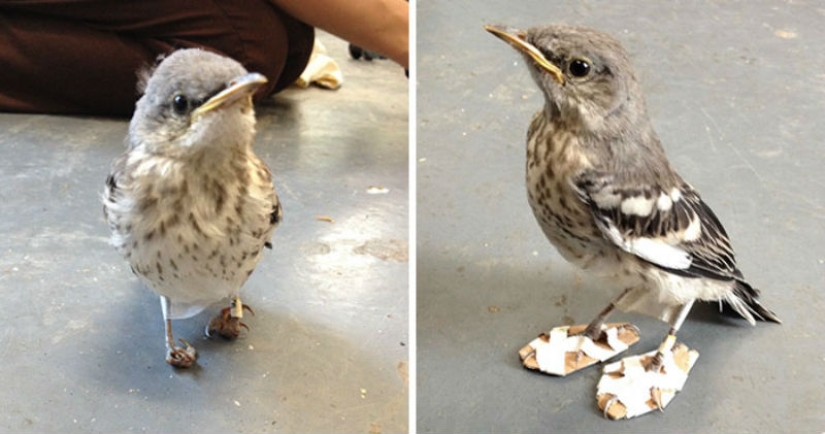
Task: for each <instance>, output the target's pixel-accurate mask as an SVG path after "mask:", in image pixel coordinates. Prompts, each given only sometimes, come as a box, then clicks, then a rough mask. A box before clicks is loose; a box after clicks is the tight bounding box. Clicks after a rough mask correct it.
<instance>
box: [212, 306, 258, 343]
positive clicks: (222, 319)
mask: <svg viewBox="0 0 825 434" xmlns="http://www.w3.org/2000/svg"><path fill="white" fill-rule="evenodd" d="M242 310H248V311H249V313H251V314H252V315H255V312H254V311H253V310H252V308H251V307H249V306H247V305H245V304H244V305H243V307H242ZM241 328H245V329H247V330H249V326H247V325H246V324H244V323H243V322H241V318H240V317H239V316H235V315H233V309H232V308H230V307H227V308H225V309H222V310H221V313H220V314H218V315H217V316H215V317H214V318H212V320H211V321H209V325H207V326H206V330H205V331H204V333H205V334H206V337H210V338H211V337H212V336H213V334H215V333H217V334H219V335H221V336H222V337H223V338H224V339H229V340H232V339H236V338H237V337H238V336H240V334H241Z"/></svg>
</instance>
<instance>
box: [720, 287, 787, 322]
mask: <svg viewBox="0 0 825 434" xmlns="http://www.w3.org/2000/svg"><path fill="white" fill-rule="evenodd" d="M758 298H759V290H757V289H756V288H754V287H752V286H750V285H749V284H748V283H747V282H745V281H744V280H737V281H736V286H735V287H734V288H733V292H732V293H731V294H729V296H727V297H725V299H724V300H725V303H727V304H728V306H730V307H731V308H732V309H733V310H735V311H736V313H738V314H739V315H741V316H742V317H743V318H745V319H747V320H748V322H750V323H751V324H753V323H754V321H753V319H754V317H756V319H759V320H762V321H772V322H775V323H777V324H782V320H781V319H779V317H778V316H776V314H775V313H773V312H771V311H770V310H768V309H767V308H765V306H762V304H761V303H759V300H758Z"/></svg>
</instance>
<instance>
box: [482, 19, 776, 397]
mask: <svg viewBox="0 0 825 434" xmlns="http://www.w3.org/2000/svg"><path fill="white" fill-rule="evenodd" d="M485 28H486V30H487V31H489V32H490V33H492V34H493V35H495V36H497V37H499V38H500V39H502V40H504V41H505V42H507V43H508V44H510V45H511V46H512V47H514V48H515V49H516V50H517V51H519V52H520V53H521V54H522V55H523V57H524V59H525V61H526V64H527V67H528V69H529V71H530V74H531V75H532V78H533V80H534V81H535V83H536V84H537V85H538V87H539V89H540V90H541V92H542V94H543V96H544V107H543V108H542V109H541V110H539V111H538V112H537V113H536V114H535V115H534V116H533V120H532V122H531V123H530V127H529V129H528V132H527V164H526V171H527V176H526V184H527V193H528V201H529V203H530V206H531V207H532V209H533V213H534V215H535V217H536V219H537V220H538V223H539V225H540V226H541V228H542V230H543V231H544V234H545V235H546V236H547V238H548V239H549V240H550V242H551V243H552V244H553V245H554V246H555V247H556V249H557V250H558V251H559V253H560V254H561V255H562V256H563V257H564V258H565V259H567V260H568V261H570V262H572V263H573V264H576V265H578V266H579V267H582V268H584V269H588V270H594V271H596V272H598V273H600V274H602V275H603V276H606V277H608V278H609V279H610V282H611V283H612V284H613V285H615V286H616V288H617V289H621V290H622V291H621V293H620V295H619V296H618V297H617V298H616V299H614V300H613V302H612V303H610V304H609V305H608V306H607V307H606V308H605V309H604V310H603V311H601V312H600V313H599V314H598V315H597V316H596V317H595V318H594V320H593V321H592V322H591V323H590V324H589V325H588V326H587V327H586V328H585V329H584V331H583V336H584V337H586V338H588V339H590V340H592V341H600V342H605V341H606V338H605V336H604V333H605V332H604V327H603V326H604V322H605V320H606V318H607V317H608V315H609V314H610V312H611V311H613V309H615V308H616V307H618V308H620V309H622V310H632V311H639V312H642V313H645V314H649V315H652V316H655V317H658V318H660V319H662V320H663V321H666V322H668V323H669V324H670V327H671V328H670V332H669V333H668V335H667V337H666V338H665V339H664V341H663V342H662V345H661V346H660V347H659V349H658V351H657V352H656V355H655V357H652V358H651V360H650V361H649V363H648V364H647V366H646V367H645V369H646V370H647V371H652V372H658V371H659V370H660V369H661V368H662V361H663V358H664V356H665V353H666V352H670V351H671V350H672V349H673V346H674V344H675V342H676V332H677V331H678V330H679V327H680V326H681V325H682V322H683V321H684V319H685V318H686V317H687V314H688V312H689V311H690V309H691V306H693V303H694V301H696V300H702V301H719V302H722V303H725V304H727V305H729V306H730V307H732V308H733V310H734V311H735V312H737V313H738V314H739V315H741V316H742V317H743V318H745V319H746V320H747V321H748V322H749V323H751V324H754V323H755V320H756V319H760V320H768V321H774V322H777V323H778V322H780V321H779V318H778V317H777V316H776V315H775V314H774V313H773V312H771V311H770V310H768V309H766V308H765V307H763V306H762V305H761V304H760V303H759V301H758V300H757V297H758V294H759V293H758V291H757V290H756V289H754V288H753V287H752V286H751V285H750V284H749V283H748V282H747V281H746V280H745V279H744V277H743V276H742V273H741V272H740V271H739V269H738V268H737V266H736V260H735V259H734V254H733V249H732V247H731V243H730V240H729V239H728V236H727V234H726V233H725V229H724V228H723V227H722V224H721V223H720V222H719V219H718V218H717V217H716V215H714V213H713V211H711V209H710V207H709V206H708V205H707V204H706V203H705V202H704V201H703V200H702V199H701V197H700V196H699V194H698V193H697V192H696V190H695V189H694V188H693V187H691V186H690V184H688V183H687V182H685V181H684V180H683V179H682V177H681V176H679V174H678V173H676V171H675V170H674V169H673V167H671V165H670V163H669V162H668V160H667V158H666V156H665V152H664V150H663V149H662V146H661V144H660V142H659V138H658V136H657V135H656V132H655V131H654V130H653V126H652V124H651V122H650V119H649V118H648V114H647V109H646V105H645V100H644V97H643V94H642V91H641V88H640V86H639V83H638V81H637V78H636V74H635V72H634V71H633V68H632V67H631V65H630V62H629V60H628V56H627V53H626V52H625V50H624V48H623V47H622V46H621V44H620V43H619V42H618V41H617V40H616V39H614V38H613V37H611V36H609V35H607V34H604V33H601V32H598V31H596V30H593V29H589V28H583V27H572V26H566V25H550V26H545V27H537V28H531V29H529V30H527V31H520V30H516V29H510V28H505V27H500V26H487V27H485ZM654 395H655V394H654ZM608 406H609V404H608ZM660 407H661V406H660ZM605 411H606V409H605Z"/></svg>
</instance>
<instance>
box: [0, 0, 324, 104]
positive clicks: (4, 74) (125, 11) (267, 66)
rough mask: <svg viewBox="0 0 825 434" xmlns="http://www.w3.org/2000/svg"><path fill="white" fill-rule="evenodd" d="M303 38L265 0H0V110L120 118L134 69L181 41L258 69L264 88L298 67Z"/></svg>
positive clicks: (304, 51) (309, 36) (308, 36)
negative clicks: (265, 82) (263, 79)
mask: <svg viewBox="0 0 825 434" xmlns="http://www.w3.org/2000/svg"><path fill="white" fill-rule="evenodd" d="M313 38H314V31H313V29H312V27H310V26H308V25H306V24H303V23H301V22H299V21H297V20H296V19H294V18H292V17H290V16H289V15H287V14H286V13H284V12H283V11H281V10H280V9H278V8H277V7H276V6H274V5H272V4H270V3H269V2H267V1H266V0H215V1H203V0H132V1H111V0H109V1H107V0H16V1H15V0H0V111H13V112H30V113H32V112H33V113H64V114H96V115H112V116H115V115H127V116H128V115H130V114H131V113H132V111H133V110H134V106H135V101H136V100H137V98H138V96H139V95H137V90H136V83H137V75H136V71H137V70H139V69H140V68H143V67H146V66H151V65H154V64H155V63H156V59H157V56H158V55H160V54H164V53H168V52H170V51H173V50H175V49H178V48H184V47H203V48H206V49H209V50H211V51H215V52H218V53H222V54H225V55H228V56H230V57H232V58H234V59H235V60H237V61H239V62H241V63H242V64H243V65H244V66H245V67H246V68H247V70H249V71H255V72H259V73H261V74H264V75H265V76H266V77H267V78H269V83H268V84H267V87H266V88H265V89H264V91H263V92H261V94H263V95H269V94H272V93H274V92H277V91H279V90H281V89H283V88H285V87H287V86H289V85H290V84H292V83H293V82H294V81H295V79H296V78H297V77H298V76H299V75H300V74H301V72H302V71H303V69H304V67H305V66H306V63H307V61H308V59H309V55H310V53H311V51H312V44H313Z"/></svg>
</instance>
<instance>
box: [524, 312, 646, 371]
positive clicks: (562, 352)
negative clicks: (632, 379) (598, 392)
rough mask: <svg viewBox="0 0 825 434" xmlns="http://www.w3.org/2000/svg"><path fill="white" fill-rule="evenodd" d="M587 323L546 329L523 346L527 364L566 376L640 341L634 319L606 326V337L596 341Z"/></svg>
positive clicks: (525, 364)
mask: <svg viewBox="0 0 825 434" xmlns="http://www.w3.org/2000/svg"><path fill="white" fill-rule="evenodd" d="M586 328H587V325H574V326H564V327H556V328H554V329H553V330H550V331H549V332H548V333H542V334H541V335H539V337H537V338H536V339H534V340H533V341H532V342H530V343H529V344H527V345H525V346H524V347H523V348H522V349H521V350H519V357H521V362H522V364H523V365H524V367H525V368H528V369H533V370H537V371H541V372H544V373H546V374H551V375H558V376H562V377H563V376H565V375H567V374H569V373H571V372H575V371H578V370H580V369H583V368H586V367H588V366H590V365H593V364H594V363H598V362H602V361H605V360H607V359H609V358H611V357H613V356H615V355H617V354H619V353H621V352H622V351H624V350H626V349H627V348H628V347H630V346H631V345H633V344H635V343H636V342H638V341H639V330H638V329H637V328H636V326H634V325H631V324H630V323H611V324H605V325H603V326H602V330H604V332H605V333H604V338H603V339H600V340H597V341H593V340H592V339H590V338H587V337H584V336H582V335H581V334H582V333H584V330H585V329H586Z"/></svg>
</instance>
